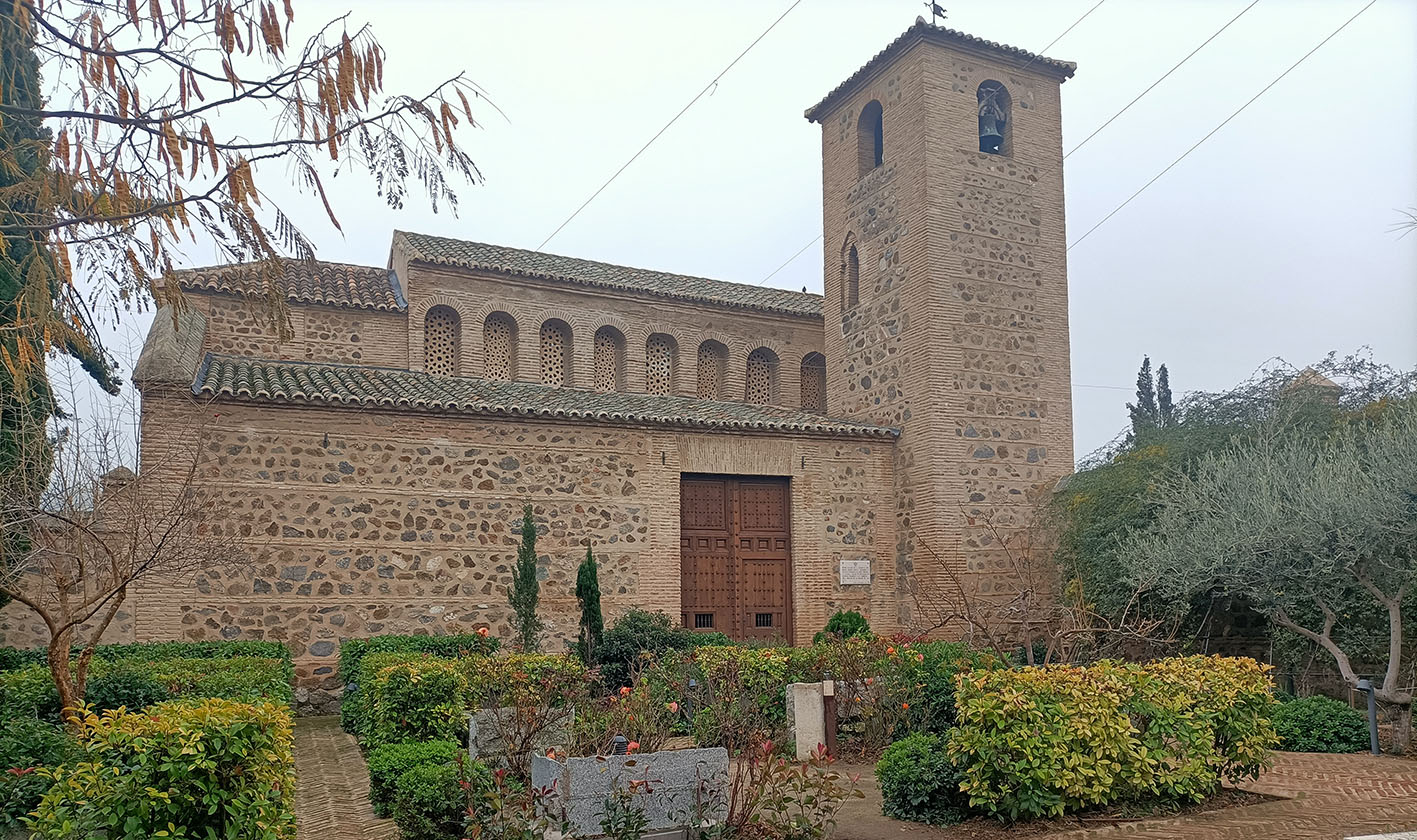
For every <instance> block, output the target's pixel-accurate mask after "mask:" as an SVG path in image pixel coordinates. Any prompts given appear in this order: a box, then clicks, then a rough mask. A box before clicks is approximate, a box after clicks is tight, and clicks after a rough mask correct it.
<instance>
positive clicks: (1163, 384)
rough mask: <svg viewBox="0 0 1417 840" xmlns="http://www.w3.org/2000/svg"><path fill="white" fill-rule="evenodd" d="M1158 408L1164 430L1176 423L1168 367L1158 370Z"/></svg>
mask: <svg viewBox="0 0 1417 840" xmlns="http://www.w3.org/2000/svg"><path fill="white" fill-rule="evenodd" d="M1156 408H1157V411H1158V412H1159V415H1158V419H1159V420H1160V425H1161V426H1162V427H1163V428H1165V427H1166V426H1170V425H1172V423H1174V422H1175V411H1176V410H1175V406H1174V405H1172V403H1171V374H1169V373H1167V372H1166V365H1162V366H1161V367H1160V368H1157V370H1156Z"/></svg>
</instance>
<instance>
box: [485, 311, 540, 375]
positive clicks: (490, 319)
mask: <svg viewBox="0 0 1417 840" xmlns="http://www.w3.org/2000/svg"><path fill="white" fill-rule="evenodd" d="M494 319H495V323H494ZM502 323H506V324H507V325H508V326H509V327H510V334H505V335H504V334H503V331H502V329H501V328H500V326H498V325H500V324H502ZM526 323H527V321H526V319H524V318H519V317H517V314H516V312H515V311H513V310H512V309H510V308H507V309H501V308H494V309H492V310H491V311H490V312H488V313H487V314H485V315H483V316H482V318H481V319H479V320H478V322H477V335H478V349H479V351H480V352H479V353H478V364H479V367H478V370H477V375H478V376H480V377H483V378H485V379H501V380H507V381H515V380H516V378H517V371H518V368H519V367H520V364H519V359H518V357H519V355H520V352H521V351H520V347H521V345H522V344H523V343H525V336H524V332H525V330H526V327H525V325H526ZM533 323H534V322H533ZM494 335H495V336H496V340H497V341H498V342H499V346H496V347H488V346H487V345H488V343H489V336H494Z"/></svg>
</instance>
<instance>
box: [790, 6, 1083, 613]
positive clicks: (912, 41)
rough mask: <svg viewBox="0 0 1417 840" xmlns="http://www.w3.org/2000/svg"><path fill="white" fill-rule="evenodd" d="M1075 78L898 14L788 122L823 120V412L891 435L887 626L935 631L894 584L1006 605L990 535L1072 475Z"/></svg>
mask: <svg viewBox="0 0 1417 840" xmlns="http://www.w3.org/2000/svg"><path fill="white" fill-rule="evenodd" d="M1075 69H1076V65H1074V64H1072V63H1070V62H1063V61H1057V60H1054V59H1051V58H1045V57H1043V56H1037V55H1033V54H1031V53H1028V52H1025V51H1024V50H1021V49H1016V48H1014V47H1008V46H1003V45H1001V44H997V43H994V42H991V41H986V40H983V39H981V38H976V37H974V36H971V35H966V34H964V33H961V32H956V31H954V30H950V29H946V28H943V27H938V26H934V25H931V24H929V23H926V22H925V21H924V20H923V19H917V20H916V22H915V25H914V26H912V27H911V28H910V29H908V30H907V31H906V32H905V33H904V34H903V35H901V36H900V37H899V38H897V39H896V40H895V41H894V42H893V43H891V44H890V45H889V46H888V47H886V48H885V50H883V51H882V52H880V53H879V54H878V55H876V57H875V58H873V59H871V60H870V61H869V62H867V64H866V65H865V66H864V67H862V68H861V69H860V70H859V71H857V72H856V73H855V74H854V75H852V76H851V78H849V79H847V80H846V81H845V82H843V83H842V84H841V85H840V86H838V87H837V88H836V89H835V90H833V91H832V92H831V93H829V94H828V95H827V96H826V98H825V99H823V100H822V101H821V102H819V103H818V104H817V105H815V106H813V107H812V108H810V109H809V110H808V111H807V114H806V116H807V119H809V120H811V121H812V122H815V123H819V124H820V125H821V127H822V200H823V232H824V237H823V240H824V243H825V250H826V255H825V256H826V262H825V264H826V277H825V284H824V285H825V293H826V299H825V302H824V305H823V320H824V324H825V333H826V335H825V348H826V356H827V380H828V382H827V394H828V411H829V412H830V413H832V414H834V415H836V416H842V417H851V418H855V419H860V420H868V421H872V422H876V423H882V424H887V425H891V426H896V427H898V428H900V429H901V436H900V438H899V440H898V442H897V448H896V457H895V478H894V481H895V488H894V489H895V492H894V511H893V513H894V516H895V524H896V534H897V545H896V551H895V559H896V566H897V568H896V569H895V572H896V575H895V577H896V580H897V581H899V583H898V584H897V585H898V592H897V603H898V605H899V611H900V622H901V624H902V625H903V626H906V627H912V626H913V627H920V626H922V625H928V624H929V623H931V622H932V621H933V620H934V617H932V616H927V615H922V614H920V612H921V610H920V609H918V603H919V602H920V601H921V600H922V599H920V598H917V597H916V595H915V594H913V593H912V587H915V588H917V589H918V590H919V591H920V592H921V593H922V594H923V595H924V596H926V597H928V598H937V597H941V596H944V595H952V594H957V593H952V592H950V591H949V590H951V589H958V588H960V587H961V586H963V587H966V588H967V590H968V592H969V594H970V595H972V596H974V597H982V598H985V599H991V598H999V599H1005V598H1008V597H1010V596H1011V595H1012V594H1013V593H1014V592H1015V591H1016V581H1015V580H1014V577H1013V568H1014V565H1013V563H1012V562H1011V561H1010V560H1009V552H1007V551H1005V550H1004V548H1003V546H1001V545H1000V540H1001V539H1003V540H1009V539H1014V538H1017V537H1018V536H1019V535H1020V533H1021V531H1022V529H1024V528H1025V527H1027V524H1028V521H1029V517H1030V513H1031V510H1032V506H1033V504H1034V501H1035V499H1037V498H1038V497H1039V495H1040V493H1041V492H1042V491H1043V489H1044V488H1045V487H1046V486H1047V485H1048V484H1049V483H1050V482H1052V481H1054V480H1056V479H1057V478H1059V477H1061V476H1063V475H1066V474H1068V473H1070V472H1071V471H1072V466H1073V444H1072V431H1073V430H1072V399H1071V383H1070V371H1069V349H1068V285H1067V265H1066V258H1067V255H1066V250H1065V247H1066V246H1065V241H1064V224H1063V171H1062V170H1063V152H1062V122H1061V111H1060V102H1059V94H1060V86H1061V85H1062V83H1063V81H1064V80H1066V79H1067V78H1069V77H1070V76H1072V74H1073V71H1074V70H1075ZM881 513H882V514H884V513H885V511H882V512H881ZM959 630H960V625H955V626H954V627H952V628H945V629H944V631H943V632H945V633H950V632H955V633H958V632H959Z"/></svg>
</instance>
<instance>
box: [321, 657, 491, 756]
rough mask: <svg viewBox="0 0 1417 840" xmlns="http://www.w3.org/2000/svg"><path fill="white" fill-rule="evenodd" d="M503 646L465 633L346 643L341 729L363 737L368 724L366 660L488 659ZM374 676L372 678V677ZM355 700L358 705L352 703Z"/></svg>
mask: <svg viewBox="0 0 1417 840" xmlns="http://www.w3.org/2000/svg"><path fill="white" fill-rule="evenodd" d="M500 646H501V643H500V642H499V641H498V640H497V639H496V637H494V636H484V635H482V634H481V633H464V634H454V635H449V636H371V637H369V638H367V639H342V640H340V646H339V672H338V673H339V680H340V683H341V684H342V685H343V686H344V691H345V694H344V697H343V698H342V700H341V702H340V726H341V727H342V728H343V729H344V731H345V732H348V733H350V734H351V735H361V734H363V731H364V727H366V725H367V721H366V720H365V719H364V717H365V716H366V715H367V704H366V703H365V702H364V701H363V700H362V699H356V698H359V694H360V691H361V687H362V686H363V685H364V684H365V681H366V675H365V673H364V672H363V671H362V662H363V660H364V657H366V656H368V655H369V654H379V653H403V654H426V655H428V656H437V657H441V658H446V659H458V658H462V657H465V656H487V655H490V654H493V653H496V652H497V649H498V648H499V647H500ZM370 676H372V675H370ZM351 700H353V701H354V702H352V703H351V702H350V701H351Z"/></svg>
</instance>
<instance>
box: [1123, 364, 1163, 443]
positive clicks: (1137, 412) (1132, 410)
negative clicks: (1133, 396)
mask: <svg viewBox="0 0 1417 840" xmlns="http://www.w3.org/2000/svg"><path fill="white" fill-rule="evenodd" d="M1127 413H1129V414H1130V415H1131V417H1132V436H1133V437H1137V436H1139V435H1140V434H1141V433H1142V432H1144V431H1146V430H1147V429H1154V428H1156V426H1157V419H1158V417H1159V412H1158V411H1157V409H1156V382H1155V380H1154V379H1152V376H1151V357H1150V356H1143V357H1142V361H1141V370H1139V371H1137V401H1136V402H1135V403H1127Z"/></svg>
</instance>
